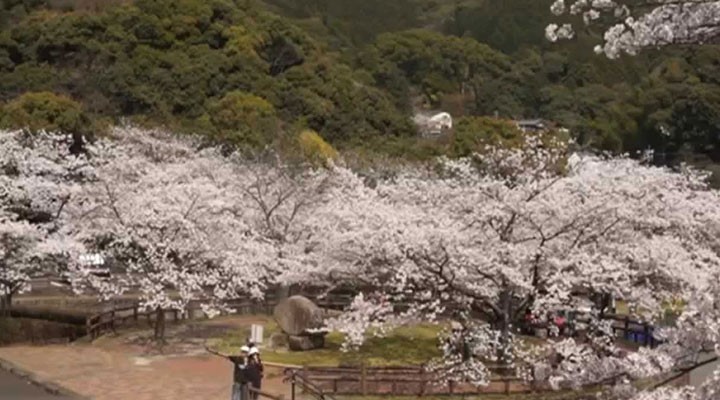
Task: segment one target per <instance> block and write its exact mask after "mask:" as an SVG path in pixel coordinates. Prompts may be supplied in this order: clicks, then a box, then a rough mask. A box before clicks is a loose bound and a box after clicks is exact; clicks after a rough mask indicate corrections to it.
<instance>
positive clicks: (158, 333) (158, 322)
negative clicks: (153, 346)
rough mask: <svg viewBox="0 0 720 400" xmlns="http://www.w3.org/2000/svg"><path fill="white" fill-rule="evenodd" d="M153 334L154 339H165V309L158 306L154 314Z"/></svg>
mask: <svg viewBox="0 0 720 400" xmlns="http://www.w3.org/2000/svg"><path fill="white" fill-rule="evenodd" d="M155 315H156V316H155V336H154V339H155V340H156V341H163V340H165V310H163V309H162V308H160V307H158V308H157V309H156V314H155Z"/></svg>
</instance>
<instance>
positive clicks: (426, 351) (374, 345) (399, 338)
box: [214, 319, 442, 366]
mask: <svg viewBox="0 0 720 400" xmlns="http://www.w3.org/2000/svg"><path fill="white" fill-rule="evenodd" d="M278 329H279V328H278V326H277V325H276V324H275V322H274V321H272V320H271V319H267V320H266V323H265V324H264V330H265V332H264V336H265V340H268V339H269V337H270V335H272V334H273V333H274V332H277V331H278ZM441 330H442V326H438V325H417V326H412V327H403V328H398V329H396V330H395V331H393V332H392V333H390V334H389V335H388V336H386V337H383V338H374V337H373V338H369V339H368V340H367V341H366V342H365V344H364V345H363V346H362V347H361V348H360V349H359V350H358V351H349V352H342V351H341V350H340V346H341V345H342V342H343V336H342V334H340V333H337V332H332V333H330V334H328V335H327V336H326V337H325V348H323V349H319V350H311V351H298V352H295V351H288V350H286V349H278V350H273V349H269V348H265V349H263V352H262V356H263V361H269V362H277V363H283V364H294V365H314V366H338V365H359V364H361V363H362V362H365V363H366V365H373V366H380V365H419V364H423V363H426V362H428V361H430V360H431V359H433V358H435V357H439V356H440V355H441V352H440V349H438V338H437V335H438V333H439V332H440V331H441ZM249 333H250V330H249V327H247V328H246V329H241V330H238V331H236V332H233V333H232V334H230V335H227V336H225V337H223V338H220V339H219V341H217V342H216V343H214V345H216V346H217V348H218V349H219V350H222V351H227V352H237V351H238V348H239V347H240V346H242V345H243V344H245V338H246V337H248V336H249Z"/></svg>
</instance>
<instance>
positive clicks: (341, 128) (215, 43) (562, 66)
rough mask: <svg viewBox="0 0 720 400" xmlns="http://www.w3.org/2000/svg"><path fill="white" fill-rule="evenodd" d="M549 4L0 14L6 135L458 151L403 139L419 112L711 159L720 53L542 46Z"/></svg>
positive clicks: (663, 156) (231, 3)
mask: <svg viewBox="0 0 720 400" xmlns="http://www.w3.org/2000/svg"><path fill="white" fill-rule="evenodd" d="M549 3H550V1H548V0H463V1H445V0H398V1H393V2H387V1H374V0H373V1H357V0H298V1H295V0H265V1H264V2H260V1H259V0H258V1H253V0H209V1H204V0H135V1H129V0H128V1H122V0H117V1H109V2H108V1H94V0H84V1H83V0H74V1H73V0H5V1H3V3H2V4H3V9H2V10H1V11H0V12H1V13H2V14H1V15H0V27H1V28H2V31H1V32H0V101H2V102H4V104H5V105H4V106H3V110H4V112H2V115H4V116H2V119H1V120H0V121H2V124H4V125H6V126H17V125H31V122H33V121H34V122H38V121H40V122H42V123H40V125H42V124H48V123H52V124H51V125H52V126H60V127H64V128H67V129H70V128H73V129H88V128H89V127H93V128H94V127H95V126H98V125H102V124H108V123H117V122H118V121H119V119H120V118H121V117H126V118H133V119H135V120H136V121H144V122H147V123H161V124H164V125H170V126H172V127H174V128H176V129H182V130H187V131H195V132H202V133H204V134H206V135H207V136H208V137H210V138H213V139H217V140H221V141H227V142H231V143H235V144H241V145H250V146H259V145H265V144H269V143H271V142H273V141H275V140H276V139H278V137H279V136H282V135H283V134H286V133H293V132H297V131H298V130H301V129H306V128H309V129H312V130H315V131H317V132H319V133H320V135H321V136H322V137H323V138H324V139H325V140H327V141H329V142H330V143H332V144H333V145H335V146H337V147H340V148H347V147H358V146H361V147H364V149H365V150H369V151H374V152H383V151H384V152H388V153H390V154H393V155H403V154H406V155H411V156H417V157H425V156H429V155H435V154H440V153H443V152H445V151H446V150H447V149H449V148H452V146H447V143H426V142H421V141H419V140H417V139H415V136H416V132H415V129H414V127H413V125H412V124H411V122H410V118H409V117H410V116H411V113H412V109H413V106H418V105H420V104H423V105H424V106H425V107H428V108H433V109H444V110H447V111H449V112H451V113H452V114H453V116H455V117H456V118H457V117H463V116H465V117H468V118H472V117H473V116H493V115H496V116H499V117H502V118H531V117H542V118H546V119H549V120H553V121H557V122H558V123H560V124H561V125H563V126H565V127H568V128H569V129H570V130H571V132H572V133H573V134H574V135H575V136H576V137H577V138H578V140H579V141H580V143H581V144H584V145H588V146H592V147H595V148H600V149H603V150H610V151H629V152H635V151H638V150H643V149H646V148H648V147H652V148H654V149H655V150H656V153H657V154H659V155H660V159H659V161H679V160H681V159H693V160H694V161H699V162H702V163H704V164H707V163H708V162H710V161H714V162H718V161H720V137H719V135H718V134H717V132H718V130H719V129H720V126H719V125H720V91H719V90H718V89H719V87H718V84H719V83H720V72H718V71H720V70H719V69H718V65H720V51H718V50H719V49H718V48H717V47H715V46H701V47H693V48H671V49H668V50H663V51H655V52H645V53H643V54H641V55H640V56H636V57H624V58H621V59H619V60H608V59H606V58H604V57H603V56H599V55H595V54H594V53H593V52H592V47H593V45H594V44H596V43H597V42H598V41H599V34H598V32H594V31H593V30H591V29H587V30H585V31H582V32H579V34H578V36H577V37H576V38H575V39H574V40H572V41H570V42H565V43H562V44H554V43H550V42H547V41H546V40H545V39H544V36H543V32H544V28H545V26H546V25H547V23H548V22H551V21H552V20H553V16H552V15H551V14H550V12H549ZM476 122H477V121H475V122H472V121H471V122H467V123H462V124H460V125H461V126H465V127H469V126H472V127H477V126H478V123H476ZM93 124H94V125H93ZM488 129H491V128H488ZM491 130H492V129H491ZM663 132H664V133H665V134H663ZM463 134H465V133H463ZM478 134H485V133H482V132H481V133H478Z"/></svg>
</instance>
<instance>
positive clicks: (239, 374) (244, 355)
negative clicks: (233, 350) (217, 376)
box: [205, 346, 254, 400]
mask: <svg viewBox="0 0 720 400" xmlns="http://www.w3.org/2000/svg"><path fill="white" fill-rule="evenodd" d="M205 350H207V351H208V352H209V353H211V354H214V355H216V356H219V357H223V358H226V359H228V360H229V361H230V362H231V363H233V388H232V395H231V397H230V399H231V400H243V398H242V388H243V385H247V384H248V383H253V381H252V380H251V378H252V375H253V373H252V372H251V371H250V369H249V368H248V352H249V351H250V348H249V347H248V346H242V347H241V348H240V355H237V356H233V355H229V354H222V353H220V352H217V351H215V350H212V349H210V348H208V347H207V346H205ZM253 386H254V384H253Z"/></svg>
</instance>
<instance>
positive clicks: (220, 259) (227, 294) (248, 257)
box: [67, 128, 274, 339]
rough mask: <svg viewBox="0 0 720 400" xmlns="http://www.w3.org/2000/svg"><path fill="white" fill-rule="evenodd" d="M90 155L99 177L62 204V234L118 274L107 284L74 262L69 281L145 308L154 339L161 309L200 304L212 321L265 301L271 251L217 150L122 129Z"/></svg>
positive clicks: (161, 327) (182, 308)
mask: <svg viewBox="0 0 720 400" xmlns="http://www.w3.org/2000/svg"><path fill="white" fill-rule="evenodd" d="M88 151H89V152H90V154H91V155H93V156H94V157H95V158H96V159H97V160H98V161H97V162H96V164H97V165H96V166H95V168H96V175H97V177H96V179H95V181H94V182H92V183H90V184H87V185H85V187H84V188H83V190H82V191H81V193H80V194H79V195H78V196H77V197H76V199H75V201H73V202H70V203H69V204H68V206H67V207H68V209H69V211H68V214H69V215H70V218H69V221H68V226H69V228H68V230H69V233H68V234H72V235H74V236H75V237H76V238H78V240H81V241H83V242H84V243H87V244H88V246H90V247H93V248H94V249H96V250H98V251H100V252H103V253H104V254H105V255H106V256H107V258H109V259H111V260H114V261H115V262H116V263H118V264H120V265H122V269H121V270H120V271H119V272H118V273H114V274H113V275H112V276H111V278H109V279H106V278H101V277H96V276H93V275H92V274H89V273H88V269H87V268H86V267H85V266H83V265H80V264H78V265H77V267H76V268H75V269H74V270H73V271H72V272H73V273H72V274H71V276H72V281H73V285H74V287H75V288H76V289H77V290H78V291H83V290H88V289H92V290H95V291H97V292H98V294H99V295H100V296H101V298H102V299H106V300H107V299H111V298H114V297H117V296H120V295H122V294H125V293H129V292H134V293H136V294H137V296H138V299H139V302H140V306H141V307H142V308H144V309H149V310H156V311H157V324H156V331H155V338H156V339H162V338H163V335H164V315H165V311H166V310H178V311H185V310H186V309H187V306H188V304H189V302H190V301H193V300H199V301H201V304H202V306H203V308H204V310H205V312H206V313H207V314H209V315H210V316H213V315H216V314H217V313H218V312H220V311H223V310H227V307H226V305H225V301H226V300H229V299H233V298H237V297H238V296H239V295H240V294H251V295H254V296H260V295H261V294H262V290H263V288H264V285H265V284H266V282H267V280H268V274H267V272H268V269H267V266H269V265H270V264H271V262H272V261H273V260H274V256H273V253H272V246H271V244H270V243H269V242H268V241H266V240H264V238H263V237H262V236H261V235H260V234H258V233H257V232H256V231H254V230H253V226H252V225H251V224H250V218H251V216H249V215H246V213H245V205H246V204H244V203H235V202H234V200H235V199H236V198H237V196H233V193H234V192H233V190H235V189H236V188H235V187H234V186H231V185H230V184H229V182H232V181H233V179H231V178H230V176H232V178H237V179H240V178H242V177H239V176H235V175H232V173H233V166H232V163H230V162H229V161H228V160H226V159H225V157H224V156H223V155H221V154H220V153H219V151H218V150H217V149H205V150H198V146H197V143H195V142H193V140H192V139H181V138H179V137H177V136H173V135H170V134H165V133H162V132H150V131H142V130H137V129H133V128H119V129H116V130H115V131H114V132H113V135H112V138H110V139H107V140H103V141H100V142H98V143H95V144H93V145H90V146H88Z"/></svg>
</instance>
